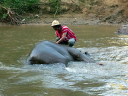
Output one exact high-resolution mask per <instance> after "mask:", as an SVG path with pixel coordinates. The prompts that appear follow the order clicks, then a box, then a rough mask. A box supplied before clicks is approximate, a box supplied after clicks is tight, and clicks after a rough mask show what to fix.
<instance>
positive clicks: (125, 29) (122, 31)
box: [117, 24, 128, 35]
mask: <svg viewBox="0 0 128 96" xmlns="http://www.w3.org/2000/svg"><path fill="white" fill-rule="evenodd" d="M117 33H118V34H123V35H128V24H127V25H122V26H121V27H120V28H119V29H118V31H117Z"/></svg>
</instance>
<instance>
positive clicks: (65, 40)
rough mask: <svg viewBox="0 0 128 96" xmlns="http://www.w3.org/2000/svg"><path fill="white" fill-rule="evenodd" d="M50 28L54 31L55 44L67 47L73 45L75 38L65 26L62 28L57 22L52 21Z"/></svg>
mask: <svg viewBox="0 0 128 96" xmlns="http://www.w3.org/2000/svg"><path fill="white" fill-rule="evenodd" d="M51 26H52V27H53V29H54V30H55V31H56V32H55V34H56V36H57V38H56V43H57V44H65V45H69V46H70V47H72V46H73V45H74V44H75V42H76V40H77V38H76V36H75V34H74V33H73V31H72V30H71V29H69V28H68V27H67V26H62V25H61V24H60V23H59V21H57V20H54V21H53V22H52V25H51Z"/></svg>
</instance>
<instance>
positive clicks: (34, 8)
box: [0, 0, 40, 22]
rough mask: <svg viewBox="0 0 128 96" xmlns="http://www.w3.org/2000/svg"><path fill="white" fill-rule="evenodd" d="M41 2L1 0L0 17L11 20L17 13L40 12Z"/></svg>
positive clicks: (32, 0) (35, 0)
mask: <svg viewBox="0 0 128 96" xmlns="http://www.w3.org/2000/svg"><path fill="white" fill-rule="evenodd" d="M39 3H40V0H0V18H1V20H4V21H5V20H6V21H8V22H9V19H10V18H12V17H15V16H16V15H22V14H24V13H32V12H38V10H39ZM9 12H10V13H9ZM9 16H10V18H9ZM14 19H15V18H14ZM17 19H18V18H17ZM12 20H13V19H12Z"/></svg>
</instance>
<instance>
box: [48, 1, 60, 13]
mask: <svg viewBox="0 0 128 96" xmlns="http://www.w3.org/2000/svg"><path fill="white" fill-rule="evenodd" d="M60 3H61V0H49V5H50V13H51V14H54V15H56V14H60V12H61V7H60Z"/></svg>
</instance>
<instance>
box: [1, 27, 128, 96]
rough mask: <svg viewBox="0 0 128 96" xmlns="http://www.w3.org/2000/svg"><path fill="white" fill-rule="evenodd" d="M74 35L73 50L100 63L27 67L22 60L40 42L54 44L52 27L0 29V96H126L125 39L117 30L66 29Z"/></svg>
mask: <svg viewBox="0 0 128 96" xmlns="http://www.w3.org/2000/svg"><path fill="white" fill-rule="evenodd" d="M69 27H70V28H71V29H72V30H73V31H74V32H75V34H76V35H77V38H78V41H77V43H76V44H75V46H74V47H75V48H78V49H79V50H81V51H83V52H84V51H88V52H89V53H90V54H91V57H92V58H94V59H95V60H96V61H98V62H101V63H103V64H104V66H99V65H97V64H85V63H84V62H69V66H68V67H65V65H64V64H50V65H28V64H27V63H26V58H27V56H28V54H29V52H30V51H31V50H32V48H33V47H34V46H35V45H36V44H37V43H38V42H40V41H42V40H50V41H55V32H54V30H53V29H52V28H51V27H50V26H42V25H22V26H7V25H3V26H2V25H0V53H1V55H0V86H1V87H0V95H1V96H127V95H128V71H127V69H128V57H127V54H128V46H127V45H128V36H119V35H117V34H115V31H116V30H117V29H118V27H119V26H103V25H95V26H89V25H80V26H78V25H74V26H69Z"/></svg>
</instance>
